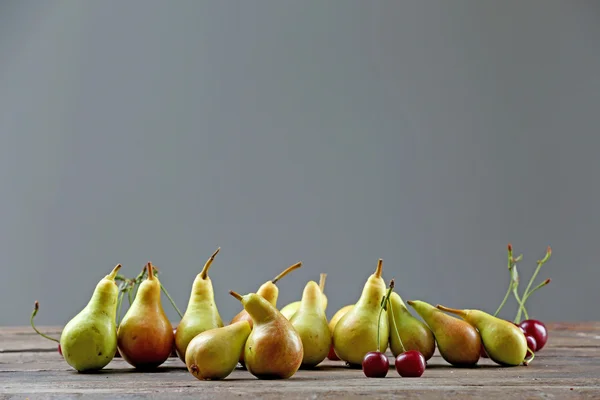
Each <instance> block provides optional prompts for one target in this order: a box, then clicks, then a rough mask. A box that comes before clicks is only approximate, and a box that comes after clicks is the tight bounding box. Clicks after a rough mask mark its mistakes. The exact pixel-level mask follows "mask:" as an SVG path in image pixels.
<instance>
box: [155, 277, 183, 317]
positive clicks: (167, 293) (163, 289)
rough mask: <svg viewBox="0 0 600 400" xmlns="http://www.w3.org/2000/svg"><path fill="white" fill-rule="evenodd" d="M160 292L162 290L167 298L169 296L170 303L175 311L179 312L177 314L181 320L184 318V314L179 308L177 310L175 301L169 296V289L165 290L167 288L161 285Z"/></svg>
mask: <svg viewBox="0 0 600 400" xmlns="http://www.w3.org/2000/svg"><path fill="white" fill-rule="evenodd" d="M160 290H162V291H163V293H164V294H165V296H167V299H169V302H170V303H171V305H172V306H173V308H174V309H175V311H177V314H179V318H183V314H182V313H181V311H179V308H177V305H176V304H175V301H173V299H172V298H171V296H170V295H169V292H167V289H165V287H164V286H163V285H162V283H161V284H160Z"/></svg>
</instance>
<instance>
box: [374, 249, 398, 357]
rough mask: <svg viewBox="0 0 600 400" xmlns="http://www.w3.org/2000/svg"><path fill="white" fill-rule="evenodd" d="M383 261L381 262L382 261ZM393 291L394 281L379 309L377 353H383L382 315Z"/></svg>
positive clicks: (379, 265)
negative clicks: (381, 344)
mask: <svg viewBox="0 0 600 400" xmlns="http://www.w3.org/2000/svg"><path fill="white" fill-rule="evenodd" d="M380 261H381V260H380ZM380 268H381V263H379V264H378V269H380ZM392 290H394V280H393V279H392V280H391V281H390V287H389V289H388V290H387V293H386V294H385V295H384V296H383V298H382V299H381V305H380V308H379V316H378V317H377V351H378V352H381V346H380V343H381V340H380V338H381V336H380V331H381V314H383V310H385V309H386V308H387V305H388V303H389V302H390V295H391V294H392Z"/></svg>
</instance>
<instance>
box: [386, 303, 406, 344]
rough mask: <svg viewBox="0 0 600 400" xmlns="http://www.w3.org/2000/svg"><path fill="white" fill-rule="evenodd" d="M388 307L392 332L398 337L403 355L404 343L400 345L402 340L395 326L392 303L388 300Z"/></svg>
mask: <svg viewBox="0 0 600 400" xmlns="http://www.w3.org/2000/svg"><path fill="white" fill-rule="evenodd" d="M388 305H389V306H390V313H391V314H392V325H394V332H396V336H397V337H398V342H400V347H401V348H402V352H403V353H405V352H406V347H404V343H402V338H401V337H400V332H398V327H397V326H396V317H395V316H394V310H393V309H392V302H391V301H390V300H389V299H388Z"/></svg>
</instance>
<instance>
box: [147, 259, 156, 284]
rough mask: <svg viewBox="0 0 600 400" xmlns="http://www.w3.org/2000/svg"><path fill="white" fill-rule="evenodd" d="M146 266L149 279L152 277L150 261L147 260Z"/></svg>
mask: <svg viewBox="0 0 600 400" xmlns="http://www.w3.org/2000/svg"><path fill="white" fill-rule="evenodd" d="M146 268H148V280H149V281H151V280H152V279H154V271H153V269H154V268H152V263H151V262H148V264H146Z"/></svg>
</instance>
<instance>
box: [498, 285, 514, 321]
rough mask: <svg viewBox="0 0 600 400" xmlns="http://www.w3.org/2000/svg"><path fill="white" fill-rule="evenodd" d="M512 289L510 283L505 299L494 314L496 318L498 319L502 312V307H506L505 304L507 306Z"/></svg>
mask: <svg viewBox="0 0 600 400" xmlns="http://www.w3.org/2000/svg"><path fill="white" fill-rule="evenodd" d="M511 289H512V281H510V283H509V284H508V290H507V291H506V294H505V295H504V299H502V303H500V305H499V306H498V309H497V310H496V312H495V313H494V317H496V316H497V315H498V313H499V312H500V310H502V307H504V304H506V300H508V296H510V291H511Z"/></svg>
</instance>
